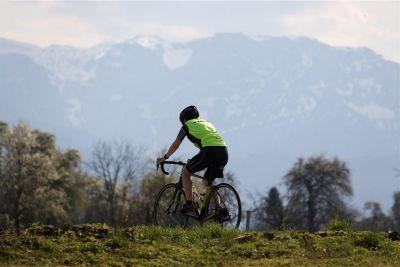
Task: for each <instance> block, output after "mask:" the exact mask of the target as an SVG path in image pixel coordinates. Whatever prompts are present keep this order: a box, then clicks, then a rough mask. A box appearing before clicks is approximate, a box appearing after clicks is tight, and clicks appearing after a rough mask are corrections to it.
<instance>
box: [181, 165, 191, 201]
mask: <svg viewBox="0 0 400 267" xmlns="http://www.w3.org/2000/svg"><path fill="white" fill-rule="evenodd" d="M191 176H192V174H191V173H190V172H189V170H188V169H187V168H186V166H184V167H183V172H182V183H183V190H184V191H185V196H186V201H191V200H192V185H193V183H192V179H190V177H191Z"/></svg>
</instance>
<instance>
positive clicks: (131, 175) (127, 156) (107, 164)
mask: <svg viewBox="0 0 400 267" xmlns="http://www.w3.org/2000/svg"><path fill="white" fill-rule="evenodd" d="M142 152H143V149H142V148H137V147H134V146H132V144H131V143H129V142H127V141H114V142H105V141H99V142H98V143H97V144H96V145H95V146H94V148H93V151H92V158H91V161H90V162H89V164H88V166H89V167H90V169H91V170H92V171H93V173H94V175H96V176H97V177H99V178H100V179H101V180H102V182H103V184H102V188H100V190H99V191H98V193H99V194H101V196H100V197H102V198H104V200H105V202H106V209H107V212H106V213H107V222H108V223H110V224H111V225H113V226H115V225H116V224H117V223H120V222H121V220H122V218H123V216H124V213H125V211H126V210H127V209H128V208H129V207H128V206H127V205H128V204H127V203H128V198H129V196H130V195H131V193H132V192H133V190H134V180H135V178H136V177H137V175H138V172H139V171H140V168H141V166H142V163H143V159H142V158H143V155H142Z"/></svg>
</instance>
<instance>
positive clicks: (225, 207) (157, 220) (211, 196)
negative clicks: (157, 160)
mask: <svg viewBox="0 0 400 267" xmlns="http://www.w3.org/2000/svg"><path fill="white" fill-rule="evenodd" d="M165 165H169V166H174V167H175V170H177V169H178V168H179V167H182V168H180V172H179V181H178V182H177V183H169V184H166V185H164V186H163V187H162V188H161V190H160V192H159V193H158V194H157V196H156V200H155V203H154V210H153V220H154V224H155V225H160V226H164V227H182V228H187V227H191V226H196V225H203V224H205V223H208V222H214V223H218V224H220V225H221V226H222V227H224V228H238V227H239V225H240V220H241V217H242V204H241V202H240V197H239V194H238V193H237V191H236V190H235V188H234V187H233V186H232V185H230V184H227V183H220V184H217V185H213V184H211V185H210V186H209V187H208V189H207V190H206V191H205V192H204V193H203V194H199V193H198V192H197V188H196V187H195V186H193V194H192V200H193V203H194V206H195V209H194V212H193V213H182V212H181V208H182V207H183V205H184V204H185V202H186V198H185V192H184V190H183V184H182V169H183V167H184V166H185V165H186V163H184V162H182V161H164V162H163V163H161V164H160V166H161V170H162V172H163V173H164V174H166V175H169V172H167V171H166V170H165ZM192 176H193V177H196V178H199V179H204V177H203V176H201V175H199V174H193V175H192Z"/></svg>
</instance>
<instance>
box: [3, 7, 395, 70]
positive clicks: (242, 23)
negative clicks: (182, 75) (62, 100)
mask: <svg viewBox="0 0 400 267" xmlns="http://www.w3.org/2000/svg"><path fill="white" fill-rule="evenodd" d="M399 10H400V2H396V1H387V2H384V1H379V2H378V1H376V2H373V1H323V2H250V3H244V2H151V1H150V2H119V1H109V2H75V1H74V2H66V1H65V2H47V1H46V2H1V3H0V36H2V37H5V38H10V39H16V40H20V41H26V42H32V43H35V44H39V45H41V46H44V45H49V44H53V43H61V44H69V45H73V46H78V47H88V46H92V45H95V44H97V43H99V42H101V41H121V40H125V39H130V38H133V37H134V36H137V35H148V34H151V35H157V36H160V37H161V38H163V39H167V40H170V41H184V42H185V41H190V40H193V39H198V38H201V37H205V36H210V35H213V34H215V33H216V32H242V33H245V34H252V35H253V34H256V35H273V36H277V35H278V36H281V35H304V36H308V37H312V38H315V39H319V40H320V41H322V42H325V43H328V44H330V45H334V46H355V47H362V46H367V47H369V48H372V49H373V50H375V51H377V52H378V53H379V54H382V55H383V56H384V57H386V58H388V59H391V60H395V61H397V62H400V49H399V47H400V16H399Z"/></svg>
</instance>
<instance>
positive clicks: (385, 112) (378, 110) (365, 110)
mask: <svg viewBox="0 0 400 267" xmlns="http://www.w3.org/2000/svg"><path fill="white" fill-rule="evenodd" d="M346 105H347V106H348V107H349V108H351V109H352V110H353V111H355V112H356V113H358V114H360V115H363V116H365V117H367V118H369V119H371V120H375V121H388V120H393V119H394V118H395V113H394V112H393V111H392V110H390V109H388V108H385V107H382V106H379V105H377V104H375V103H369V104H368V105H364V106H357V105H355V104H353V103H350V102H349V103H346Z"/></svg>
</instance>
